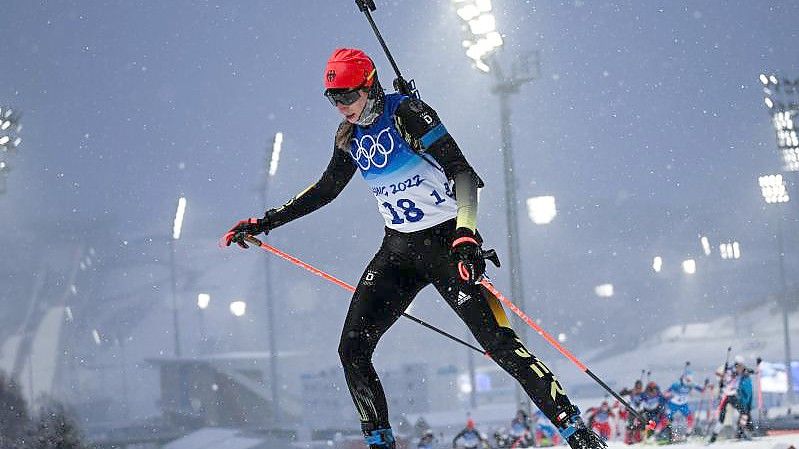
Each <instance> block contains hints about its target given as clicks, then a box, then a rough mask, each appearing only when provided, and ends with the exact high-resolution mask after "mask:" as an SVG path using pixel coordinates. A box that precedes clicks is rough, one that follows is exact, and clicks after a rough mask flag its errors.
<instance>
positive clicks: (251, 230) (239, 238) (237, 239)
mask: <svg viewBox="0 0 799 449" xmlns="http://www.w3.org/2000/svg"><path fill="white" fill-rule="evenodd" d="M260 233H264V235H266V234H269V222H268V220H267V218H266V217H264V218H248V219H246V220H241V221H239V222H238V223H236V226H233V227H232V228H230V230H229V231H228V232H226V233H225V235H223V236H222V243H223V244H224V245H225V246H230V244H231V243H236V244H238V245H239V246H240V247H242V248H249V247H250V246H249V245H247V243H246V242H245V241H244V237H245V236H247V235H258V234H260Z"/></svg>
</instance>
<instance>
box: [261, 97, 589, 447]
mask: <svg viewBox="0 0 799 449" xmlns="http://www.w3.org/2000/svg"><path fill="white" fill-rule="evenodd" d="M422 115H424V116H425V118H427V119H428V120H426V121H422V120H420V119H419V117H420V116H422ZM429 117H433V118H434V119H435V120H434V121H433V122H432V123H430V121H429ZM394 119H395V123H396V124H397V128H398V130H399V131H400V133H401V134H402V136H403V138H404V139H405V140H406V141H407V142H408V143H409V145H411V146H412V147H413V148H417V147H418V143H419V142H420V140H421V137H422V136H423V135H424V134H425V133H426V132H427V131H428V130H429V129H430V128H432V127H433V126H436V125H437V124H438V123H440V121H439V120H438V116H437V115H436V114H435V111H433V110H432V108H430V107H429V106H427V105H426V104H424V103H423V102H421V101H420V100H411V99H406V100H405V101H404V102H403V103H402V104H401V105H400V106H399V108H398V109H397V110H396V112H395V117H394ZM351 126H352V125H349V124H347V123H346V122H343V123H342V125H341V126H340V127H339V130H338V132H337V136H336V145H334V150H333V156H332V158H331V160H330V163H329V164H328V166H327V169H326V170H325V171H324V173H323V174H322V176H321V178H320V180H319V181H317V182H316V183H315V184H313V185H311V186H310V187H308V188H307V189H306V190H304V191H303V192H301V193H300V194H298V195H297V196H295V197H294V198H292V199H291V200H290V201H289V202H287V203H286V204H284V205H283V206H282V207H281V208H279V209H277V210H270V211H268V212H267V214H266V218H267V221H268V223H269V228H275V227H277V226H280V225H282V224H285V223H287V222H289V221H291V220H294V219H296V218H299V217H301V216H303V215H305V214H308V213H310V212H312V211H314V210H316V209H318V208H320V207H322V206H323V205H325V204H327V203H328V202H330V201H331V200H333V199H334V198H335V197H336V196H337V195H338V194H339V193H340V192H341V191H342V190H343V189H344V187H345V186H346V184H347V183H348V182H349V180H350V179H351V178H352V176H353V174H354V173H355V171H356V165H355V164H354V162H353V160H352V157H351V155H350V153H349V151H347V150H346V149H344V148H346V145H348V143H347V142H348V141H349V138H348V136H350V135H351V132H352V130H351ZM424 152H425V153H426V155H428V156H432V157H433V158H435V160H436V161H437V162H438V163H439V164H440V165H441V167H442V168H443V170H444V171H445V174H446V176H447V178H448V179H450V180H454V181H455V184H456V185H455V187H456V189H455V190H456V192H457V193H458V197H459V198H458V208H459V210H460V209H461V208H462V206H464V207H463V209H464V210H473V213H474V214H475V215H476V194H475V195H471V194H470V195H469V196H473V197H474V201H475V204H474V206H475V207H471V208H469V207H468V206H469V205H462V198H461V192H462V191H464V188H465V187H467V188H468V189H467V190H466V191H467V192H474V193H476V190H477V187H478V186H481V185H482V181H481V180H480V178H479V177H478V176H477V175H476V174H475V173H474V171H473V169H472V167H471V166H470V165H469V163H468V162H467V161H466V159H465V158H464V156H463V154H462V153H461V151H460V149H459V148H458V145H457V144H456V143H455V141H454V140H453V139H452V137H451V136H449V134H447V135H446V136H445V137H443V138H440V139H438V140H437V141H436V143H435V144H434V145H432V146H431V147H430V148H425V149H424ZM459 183H461V184H463V185H458V184H459ZM463 196H466V195H463ZM460 218H461V216H460V213H459V215H458V220H459V221H458V223H459V225H460ZM455 228H456V220H455V219H452V220H448V221H445V222H443V223H441V224H438V225H435V226H432V227H429V228H427V229H423V230H420V231H415V232H400V231H397V230H394V229H391V228H388V227H386V229H385V237H384V238H383V242H382V244H381V246H380V249H379V250H378V251H377V254H375V256H374V258H373V259H372V261H371V262H369V264H368V265H367V267H366V270H365V271H364V273H363V275H362V276H361V279H360V281H359V282H358V286H357V288H356V289H355V293H354V294H353V297H352V301H351V303H350V308H349V312H348V313H347V318H346V320H345V322H344V328H343V330H342V334H341V340H340V344H339V355H340V357H341V362H342V365H343V367H344V374H345V377H346V380H347V385H348V387H349V390H350V393H351V395H352V399H353V401H354V403H355V406H356V408H357V410H358V414H359V416H360V419H361V425H362V428H363V430H364V431H371V430H374V429H384V428H389V427H390V425H389V422H388V408H387V405H386V398H385V395H384V392H383V388H382V386H381V384H380V380H379V379H378V376H377V373H376V372H375V369H374V366H373V365H372V353H373V352H374V350H375V347H376V345H377V342H378V341H379V340H380V337H381V336H382V335H383V334H384V333H385V332H386V331H387V330H388V329H389V328H390V327H391V325H393V324H394V322H396V321H397V319H398V318H399V317H400V315H401V314H402V312H403V311H405V310H406V309H407V308H408V306H409V305H410V303H411V301H412V300H413V299H414V297H415V296H416V294H417V293H419V291H420V290H421V289H422V288H424V287H425V286H427V285H430V284H432V285H433V286H435V288H436V289H437V290H438V292H439V293H440V294H441V296H442V297H443V298H444V299H445V300H446V301H447V303H448V304H449V305H450V307H452V309H453V310H454V311H455V312H456V313H457V314H458V316H459V317H460V318H461V319H462V320H463V321H464V322H465V323H466V325H467V326H468V327H469V329H470V330H471V332H472V333H473V334H474V336H475V338H476V339H477V341H478V342H479V343H480V344H481V345H482V346H483V348H485V350H486V351H487V352H488V354H489V355H490V356H491V358H493V359H494V360H495V361H496V362H497V363H498V364H499V365H500V366H501V367H502V368H503V369H505V370H506V371H507V372H508V373H510V374H511V375H512V376H513V377H514V378H516V380H518V381H519V383H520V384H521V385H522V386H523V387H524V389H525V391H526V392H527V394H528V395H529V396H530V397H531V398H532V399H533V401H534V402H535V404H536V405H537V406H538V408H539V409H541V411H542V412H543V413H544V414H545V415H546V416H547V417H548V418H549V419H550V420H551V421H552V422H553V423H555V425H556V426H558V427H561V424H562V423H563V421H564V420H565V419H566V418H568V417H569V416H570V415H573V414H574V410H575V408H574V407H573V406H572V405H571V403H570V401H569V399H568V398H567V396H566V392H565V390H564V389H563V387H561V385H560V383H559V382H558V381H557V379H556V378H555V376H554V374H553V373H552V372H551V371H550V370H549V369H548V368H547V367H546V366H545V365H544V363H543V362H542V361H541V360H539V359H538V358H536V357H535V356H534V355H533V354H531V353H530V352H529V351H528V350H527V349H525V347H524V345H523V344H522V342H521V340H519V338H518V336H517V335H516V333H515V332H514V331H513V329H512V328H511V327H510V324H509V322H508V319H507V317H506V315H505V312H504V310H503V308H502V306H501V304H500V302H499V300H498V299H497V298H496V297H494V296H493V295H491V294H490V293H489V292H488V291H487V290H486V289H485V288H484V287H483V286H481V285H479V284H473V283H469V284H467V283H464V282H463V281H461V280H460V278H459V276H458V270H457V265H456V262H454V261H453V259H452V258H451V257H450V246H451V244H452V240H453V234H454V232H455Z"/></svg>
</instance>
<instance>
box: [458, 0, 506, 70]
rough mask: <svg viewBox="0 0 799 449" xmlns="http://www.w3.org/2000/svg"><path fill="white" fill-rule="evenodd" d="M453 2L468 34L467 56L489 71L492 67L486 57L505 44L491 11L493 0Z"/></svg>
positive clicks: (461, 0) (464, 43) (478, 66)
mask: <svg viewBox="0 0 799 449" xmlns="http://www.w3.org/2000/svg"><path fill="white" fill-rule="evenodd" d="M452 3H453V5H454V6H455V12H456V13H457V14H458V17H460V19H461V20H462V21H463V28H464V30H465V31H466V33H467V35H468V36H467V37H466V38H465V39H464V40H463V46H464V48H465V49H466V56H467V57H469V59H471V60H472V61H473V62H474V66H475V67H476V68H477V69H478V70H481V71H483V72H489V71H490V70H491V67H490V66H489V65H488V64H487V63H486V61H485V59H486V58H487V57H488V56H489V55H491V54H492V53H493V52H494V51H495V50H497V49H498V48H500V47H502V45H503V40H502V35H501V34H500V33H499V32H498V31H497V19H496V17H495V16H494V14H493V13H492V12H491V11H492V9H493V8H492V6H491V0H452Z"/></svg>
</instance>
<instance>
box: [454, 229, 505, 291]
mask: <svg viewBox="0 0 799 449" xmlns="http://www.w3.org/2000/svg"><path fill="white" fill-rule="evenodd" d="M482 244H483V239H481V238H480V236H479V235H477V234H475V233H474V232H472V230H471V229H469V228H458V229H456V230H455V238H454V239H453V241H452V248H451V250H450V253H451V254H452V257H453V259H454V260H455V261H456V262H457V263H458V275H459V276H460V278H461V280H463V281H464V282H473V283H477V282H480V279H481V278H482V277H483V274H485V271H486V262H485V260H486V259H488V260H490V261H491V262H493V263H494V265H496V266H497V267H498V266H499V259H498V258H497V254H496V252H495V251H494V250H493V249H490V250H487V251H483V248H482V246H481V245H482Z"/></svg>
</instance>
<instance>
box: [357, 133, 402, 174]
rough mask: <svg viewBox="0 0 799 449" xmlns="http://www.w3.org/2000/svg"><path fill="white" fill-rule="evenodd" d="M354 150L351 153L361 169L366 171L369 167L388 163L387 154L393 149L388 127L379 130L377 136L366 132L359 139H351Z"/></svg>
mask: <svg viewBox="0 0 799 449" xmlns="http://www.w3.org/2000/svg"><path fill="white" fill-rule="evenodd" d="M352 140H353V142H354V143H355V146H356V148H355V151H354V154H353V155H352V157H353V159H355V162H357V163H358V166H359V167H361V170H363V171H366V170H369V168H371V167H373V166H374V167H375V168H383V167H385V166H386V165H387V164H388V155H389V154H391V152H392V151H394V137H392V136H391V133H390V132H389V128H386V129H384V130H382V131H380V132H379V133H378V134H377V137H375V136H372V135H371V134H366V135H364V136H362V137H361V138H360V139H352Z"/></svg>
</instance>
